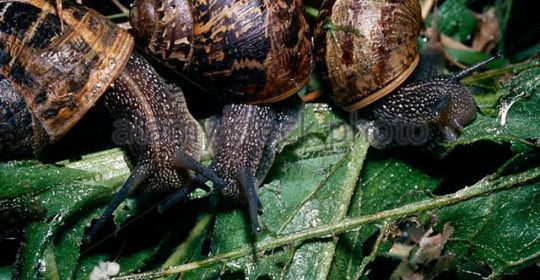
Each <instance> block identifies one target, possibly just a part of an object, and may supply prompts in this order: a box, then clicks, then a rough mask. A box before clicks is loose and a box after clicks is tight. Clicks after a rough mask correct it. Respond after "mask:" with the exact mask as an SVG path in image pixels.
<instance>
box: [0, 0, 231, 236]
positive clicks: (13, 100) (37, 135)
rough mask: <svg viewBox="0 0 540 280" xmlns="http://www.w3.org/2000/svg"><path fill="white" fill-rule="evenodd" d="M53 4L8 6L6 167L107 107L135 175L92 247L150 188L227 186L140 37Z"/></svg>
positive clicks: (0, 154)
mask: <svg viewBox="0 0 540 280" xmlns="http://www.w3.org/2000/svg"><path fill="white" fill-rule="evenodd" d="M52 2H53V1H47V0H24V1H16V2H9V3H4V2H3V3H0V11H1V12H0V90H1V92H0V103H1V104H2V107H1V108H0V158H1V160H10V159H19V158H28V157H39V156H40V154H41V153H42V151H44V150H45V149H47V147H50V146H51V145H53V144H54V143H55V142H57V141H58V140H59V139H61V138H62V137H63V136H64V135H65V134H66V133H67V132H68V131H69V130H70V128H72V127H73V125H75V123H77V122H78V121H79V120H80V119H81V118H82V117H83V116H84V115H85V113H86V112H87V111H88V110H89V109H90V108H91V107H93V106H94V105H95V104H96V103H99V102H101V101H104V103H105V105H106V106H107V107H108V108H109V109H110V112H111V113H112V115H114V116H115V118H116V119H117V122H119V123H121V125H122V128H121V129H120V128H118V129H119V130H120V132H121V133H123V138H122V137H120V136H118V135H116V136H118V137H120V138H121V139H123V141H124V143H122V144H126V146H127V150H128V154H129V155H130V156H131V159H132V161H133V162H132V163H133V166H134V167H133V168H132V172H131V175H130V176H129V177H128V179H127V180H126V182H125V183H124V185H123V186H122V187H121V188H120V189H119V191H118V192H117V193H116V195H115V196H114V198H113V199H112V201H111V202H110V203H109V204H108V206H107V208H106V210H105V211H104V213H103V214H102V216H101V217H100V218H99V220H98V221H97V222H96V223H95V224H94V226H93V227H92V228H91V230H90V232H89V233H88V234H87V236H86V240H87V241H90V240H91V238H92V237H93V236H94V235H95V234H96V233H97V231H98V230H99V229H100V227H101V226H102V225H103V223H104V222H105V221H106V219H107V218H108V217H110V215H111V214H112V212H113V211H114V210H115V208H117V207H118V205H119V204H120V203H121V202H122V201H123V200H124V199H125V198H126V196H127V195H130V194H132V193H133V192H134V191H135V190H137V189H138V188H139V187H141V186H143V187H142V191H143V192H144V193H147V192H148V193H155V192H160V191H163V190H175V189H178V188H181V187H182V185H185V184H187V183H188V182H189V181H190V180H193V177H194V174H193V171H194V172H196V173H198V174H202V176H203V177H205V178H208V179H209V180H212V181H214V182H215V183H216V184H223V181H222V180H221V179H219V178H218V177H217V176H216V175H215V173H214V172H213V171H212V170H210V169H208V168H206V167H204V166H202V165H201V164H200V163H199V162H198V160H199V157H200V153H201V140H202V136H201V134H202V132H201V131H200V127H199V126H198V123H197V122H196V121H195V119H193V117H191V115H190V114H189V112H188V110H187V108H186V107H185V104H184V99H183V96H182V95H178V94H177V95H172V94H171V93H170V92H169V91H168V89H167V88H166V87H165V85H164V83H163V81H162V79H161V78H160V77H159V76H158V75H157V73H156V72H155V70H154V69H153V68H152V67H151V66H150V65H149V64H148V63H147V62H146V60H145V59H144V58H143V57H142V56H141V55H139V54H138V53H137V52H135V51H133V50H132V49H133V45H134V44H133V37H132V36H131V35H130V34H129V33H127V32H126V31H124V30H123V29H120V28H118V27H117V26H116V25H115V24H114V23H112V22H111V21H109V20H107V19H106V18H105V17H103V16H102V15H100V14H98V13H97V12H95V11H93V10H91V9H89V8H86V7H84V6H82V5H79V4H76V3H72V2H64V3H63V9H62V15H61V17H58V16H57V14H56V11H55V7H54V3H53V4H51V3H52ZM60 18H61V19H62V20H63V21H64V30H63V31H61V24H60ZM179 124H181V125H179ZM122 129H123V130H122ZM115 132H118V131H115ZM117 140H118V139H117Z"/></svg>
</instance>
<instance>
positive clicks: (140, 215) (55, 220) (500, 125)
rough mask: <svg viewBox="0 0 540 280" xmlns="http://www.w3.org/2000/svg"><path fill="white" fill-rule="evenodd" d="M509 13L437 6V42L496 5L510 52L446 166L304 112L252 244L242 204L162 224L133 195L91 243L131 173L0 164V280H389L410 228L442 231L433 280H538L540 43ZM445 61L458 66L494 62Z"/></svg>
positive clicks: (264, 192)
mask: <svg viewBox="0 0 540 280" xmlns="http://www.w3.org/2000/svg"><path fill="white" fill-rule="evenodd" d="M306 2H308V3H307V4H310V5H315V4H317V3H316V2H317V1H306ZM478 2H481V3H478ZM518 2H519V1H502V0H501V1H498V0H497V1H463V0H447V1H444V3H443V4H442V6H441V7H440V8H439V13H440V16H439V19H438V23H437V24H438V26H439V29H440V30H441V32H443V33H445V34H446V35H448V36H449V37H452V38H454V39H455V40H458V41H460V42H464V43H466V42H468V40H470V38H471V36H472V33H473V32H474V28H475V26H476V22H477V19H476V18H475V17H474V15H473V12H472V11H473V9H475V10H478V9H480V10H481V9H486V8H490V7H492V8H494V9H495V10H496V15H497V20H498V23H499V26H500V29H501V31H502V33H501V34H502V36H501V38H500V43H499V44H498V45H497V48H498V49H499V51H502V52H503V53H504V55H505V57H504V59H503V60H501V61H500V63H497V64H496V66H495V67H492V69H491V70H489V71H486V72H484V73H480V74H477V75H474V76H472V77H469V78H467V79H466V82H467V83H469V84H474V85H476V86H478V87H479V88H481V89H482V90H481V91H479V92H478V93H477V94H476V96H475V98H476V99H477V102H478V104H479V107H480V109H481V110H480V111H481V113H480V114H479V115H478V117H477V119H476V120H475V122H474V123H473V124H471V125H469V126H467V127H466V128H465V130H464V132H463V134H462V136H461V137H460V138H459V139H458V140H457V141H455V142H452V143H449V144H447V147H446V148H447V149H448V150H449V151H450V152H449V154H448V155H447V157H445V158H443V159H434V158H431V157H429V156H425V155H420V154H417V153H415V152H414V151H413V152H411V151H407V150H394V151H386V152H381V151H376V150H374V149H371V148H369V146H368V144H367V143H366V142H365V141H364V139H363V135H361V134H358V133H357V132H356V131H354V130H353V129H352V128H351V127H350V126H349V125H347V124H346V122H344V120H342V119H341V118H340V117H338V116H337V115H336V114H335V112H334V111H333V110H332V109H330V108H329V107H328V106H326V105H324V104H309V105H306V109H305V112H304V115H303V119H302V125H301V126H300V127H299V128H298V129H296V130H295V131H294V132H293V133H292V134H291V135H290V136H289V137H288V138H287V140H286V141H284V142H283V143H281V144H280V145H279V147H278V148H279V153H278V156H277V158H276V162H275V164H274V166H273V168H272V169H271V171H270V174H269V175H268V177H267V179H266V181H265V184H264V185H263V186H262V187H261V189H260V196H261V201H262V203H263V205H264V210H263V212H262V214H261V215H260V219H261V222H262V225H263V231H262V233H260V234H257V235H253V234H252V233H251V230H250V228H249V225H247V224H246V220H248V219H247V216H246V214H245V211H243V210H242V209H243V207H242V206H239V205H219V206H218V208H217V210H215V211H214V210H212V207H211V206H210V205H211V204H212V201H213V199H212V198H210V197H208V196H205V195H204V194H198V195H195V196H194V197H193V198H192V199H191V201H189V202H186V203H185V204H183V205H180V206H178V207H177V208H174V209H172V210H171V211H170V212H169V213H167V214H165V215H159V214H157V213H155V212H156V211H155V209H153V208H151V209H150V210H148V211H147V210H146V209H147V208H148V205H142V204H141V203H140V202H139V201H137V200H136V199H130V200H128V201H127V202H126V203H124V204H123V205H122V206H121V207H120V208H119V209H118V210H117V211H116V213H115V217H114V223H115V226H116V227H117V229H120V228H124V227H127V228H126V229H125V230H121V231H120V232H119V235H118V236H116V237H115V236H108V235H107V234H108V233H103V234H102V236H100V238H101V239H103V243H99V242H98V243H97V244H96V246H92V247H89V246H85V245H82V242H81V240H82V238H83V236H84V232H85V229H87V228H88V227H89V226H90V222H91V220H92V219H95V218H96V217H98V216H99V214H100V213H101V211H103V209H104V205H106V203H107V202H108V201H109V200H110V199H111V197H112V195H113V194H114V192H115V190H116V189H117V188H118V187H119V186H120V185H121V184H122V183H123V182H124V180H125V179H126V177H127V175H128V174H129V168H128V167H127V165H126V163H125V161H124V157H123V153H122V151H120V150H118V149H113V150H106V151H103V152H99V153H93V154H88V155H85V156H83V157H81V158H79V159H77V160H71V161H70V160H65V161H61V162H58V163H56V164H42V163H40V162H37V161H14V162H8V163H2V164H0V221H1V223H2V224H1V226H0V252H2V251H3V252H2V254H4V253H5V254H4V257H3V258H4V259H2V261H1V262H0V279H9V278H10V277H15V276H17V277H19V278H21V279H34V278H36V277H39V278H46V279H88V276H89V274H90V272H91V270H92V269H93V268H94V267H95V266H97V265H98V262H99V261H100V260H101V261H114V262H117V263H119V264H120V267H121V275H125V276H126V277H125V278H124V277H118V278H117V279H128V278H129V279H132V278H135V279H147V278H150V277H156V278H166V279H177V278H179V277H180V278H182V279H214V278H217V277H221V278H225V279H238V278H246V279H323V278H330V279H386V278H388V277H390V274H391V273H392V271H393V270H394V268H395V267H396V266H397V264H398V263H399V262H400V261H401V259H399V258H397V257H396V256H395V255H392V254H391V253H389V250H390V248H391V247H392V246H393V244H394V243H395V242H396V238H395V237H396V236H395V233H396V232H398V233H399V230H397V228H398V225H399V224H400V223H401V222H403V221H405V220H416V221H419V223H420V224H422V225H423V226H424V228H425V229H428V228H433V229H434V231H435V232H436V233H438V232H440V231H442V229H443V225H444V224H449V225H450V226H451V227H452V228H453V233H452V234H451V235H450V237H449V240H448V242H447V243H446V244H445V246H444V250H443V255H446V256H452V257H453V261H452V264H451V266H450V267H449V268H448V270H447V271H445V272H443V273H442V274H441V275H439V277H440V278H442V279H446V278H450V279H452V278H460V279H481V278H486V277H487V278H490V279H496V278H500V277H503V276H504V275H512V274H516V273H519V272H521V273H522V274H521V275H522V276H523V275H526V273H528V271H531V270H535V269H536V270H535V271H538V268H537V266H538V265H539V264H540V238H538V237H539V236H540V181H539V178H540V160H539V158H538V155H539V152H540V150H539V147H538V146H539V144H538V143H540V142H539V141H540V68H539V67H538V65H539V62H540V58H539V56H538V49H539V48H540V42H534V41H532V42H531V41H530V40H529V41H527V40H525V39H524V40H522V41H518V42H516V41H515V38H528V37H529V38H530V37H531V36H532V37H534V35H537V34H535V33H534V32H536V31H534V30H522V31H519V34H515V31H514V29H512V28H515V27H512V26H513V25H516V24H517V23H515V22H517V21H518V19H519V18H520V17H526V16H527V15H522V14H519V13H517V12H516V10H517V11H522V10H523V8H522V7H521V6H520V5H519V4H522V3H518ZM308 11H310V9H309V8H308ZM458 19H459V20H458ZM509 30H510V31H509ZM509 38H511V39H512V41H510V39H509ZM537 38H538V37H537ZM520 42H521V43H520ZM523 42H525V43H523ZM448 51H449V53H450V54H451V55H452V57H453V58H454V59H455V60H457V61H459V62H461V63H464V64H471V63H474V62H477V61H480V60H482V59H484V58H486V57H487V56H489V55H488V54H485V53H480V52H473V51H463V50H460V51H458V50H451V49H449V50H448ZM503 76H504V79H500V78H501V77H503ZM311 84H312V85H314V84H317V81H316V80H314V81H313V83H311ZM145 217H146V218H145ZM145 228H151V229H152V231H153V234H152V233H149V234H148V233H143V231H142V230H144V229H145ZM107 230H108V231H109V232H110V231H112V230H114V229H113V228H112V227H109V228H108V229H107ZM141 235H143V236H141ZM13 238H15V240H16V241H19V242H21V243H20V249H19V250H15V249H13V248H14V247H16V246H14V245H13V244H19V243H17V242H14V241H13V240H12V239H13ZM3 248H4V249H3ZM6 252H7V253H6ZM12 262H15V264H14V265H13V264H12ZM535 267H536V268H535ZM141 271H147V272H144V273H143V274H137V273H140V272H141ZM137 277H139V278H137ZM445 277H446V278H445Z"/></svg>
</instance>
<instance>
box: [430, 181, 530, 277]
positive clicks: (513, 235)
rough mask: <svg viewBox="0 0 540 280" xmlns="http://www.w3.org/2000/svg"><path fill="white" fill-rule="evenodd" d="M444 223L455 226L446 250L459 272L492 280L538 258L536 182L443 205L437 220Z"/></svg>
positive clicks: (517, 269) (511, 272)
mask: <svg viewBox="0 0 540 280" xmlns="http://www.w3.org/2000/svg"><path fill="white" fill-rule="evenodd" d="M447 222H448V223H450V224H451V225H452V227H453V228H454V229H455V231H454V234H453V235H452V236H451V237H450V240H449V241H448V243H447V247H446V248H447V252H448V253H449V254H452V255H454V256H455V257H456V258H457V262H458V263H457V267H458V269H459V270H461V271H462V272H464V273H468V274H473V275H474V274H477V275H480V276H482V277H489V278H490V279H495V278H498V277H500V276H502V275H507V274H513V273H517V272H518V271H519V269H521V268H524V267H527V266H529V265H530V264H531V263H535V262H536V263H538V262H539V261H540V240H539V239H538V233H539V232H540V183H539V182H536V183H531V184H526V185H523V186H521V187H519V188H516V189H511V190H507V191H503V192H499V193H494V194H492V195H490V196H484V197H479V198H475V199H472V200H469V201H467V202H464V203H461V204H458V205H455V206H451V207H448V208H446V209H442V210H441V211H440V212H439V222H438V224H439V225H440V226H441V225H443V224H444V223H447ZM468 263H470V264H473V267H474V270H471V269H469V270H467V271H465V269H464V268H465V267H467V266H466V264H468Z"/></svg>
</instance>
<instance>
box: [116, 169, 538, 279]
mask: <svg viewBox="0 0 540 280" xmlns="http://www.w3.org/2000/svg"><path fill="white" fill-rule="evenodd" d="M538 178H540V167H536V168H533V169H530V170H527V171H524V172H522V173H518V174H515V175H510V176H506V177H502V178H499V179H496V180H492V181H490V180H488V179H486V178H484V179H482V180H480V181H479V182H477V183H476V184H475V185H473V186H470V187H466V188H464V189H462V190H460V191H458V192H456V193H453V194H449V195H444V196H440V197H438V198H435V199H432V200H425V201H420V202H415V203H411V204H407V205H404V206H401V207H399V208H394V209H390V210H386V211H381V212H378V213H374V214H370V215H365V216H360V217H353V218H346V219H343V220H341V221H340V222H337V223H335V224H329V225H322V226H317V227H313V228H309V229H306V230H302V231H298V232H295V233H291V234H288V235H284V236H281V237H277V238H275V239H271V240H265V241H261V242H258V243H256V244H255V245H254V247H251V246H244V247H240V248H238V249H236V250H234V251H231V252H228V253H224V254H221V255H217V256H215V257H211V258H208V259H205V260H201V261H196V262H192V263H187V264H184V265H179V266H175V267H171V268H169V269H166V270H163V269H162V270H157V271H150V272H146V273H140V274H132V275H128V276H123V277H115V278H112V279H116V280H122V279H123V280H127V279H150V278H156V277H161V276H164V275H169V274H177V273H180V272H184V271H188V270H193V269H197V268H201V267H206V266H209V265H213V264H217V263H223V262H225V261H228V260H231V259H236V258H240V257H243V256H247V255H249V254H252V253H253V252H254V251H255V252H264V251H268V250H271V249H274V248H278V247H282V246H285V245H289V244H293V245H294V244H298V243H300V242H302V241H305V240H309V239H315V238H322V237H327V236H330V235H332V234H338V233H342V232H346V231H350V230H353V229H355V228H358V227H360V226H362V225H365V224H369V223H373V222H377V221H385V220H388V219H391V218H392V219H396V218H400V217H404V216H409V215H413V214H417V213H422V212H426V211H430V210H434V209H438V208H442V207H446V206H450V205H454V204H457V203H460V202H463V201H466V200H469V199H472V198H475V197H479V196H483V195H486V194H489V193H492V192H496V191H501V190H504V189H509V188H512V187H516V186H519V185H522V184H524V183H527V182H530V181H532V180H534V179H538Z"/></svg>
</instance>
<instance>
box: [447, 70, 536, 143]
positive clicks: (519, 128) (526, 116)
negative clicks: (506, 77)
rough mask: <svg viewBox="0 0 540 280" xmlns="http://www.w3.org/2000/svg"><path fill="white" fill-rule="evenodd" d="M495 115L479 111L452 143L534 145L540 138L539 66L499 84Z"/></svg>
mask: <svg viewBox="0 0 540 280" xmlns="http://www.w3.org/2000/svg"><path fill="white" fill-rule="evenodd" d="M502 91H503V93H502V94H501V96H503V99H502V100H501V105H500V108H499V113H498V116H497V117H496V118H495V117H487V116H483V115H479V116H478V117H477V119H476V120H475V121H474V122H473V123H472V124H471V125H469V126H467V127H466V128H465V130H464V132H463V135H462V136H461V137H460V138H459V139H458V140H457V141H455V142H452V143H450V145H451V146H456V145H466V144H471V143H474V142H477V141H482V140H489V141H494V142H497V143H504V142H510V143H512V144H513V145H514V147H515V148H519V146H518V145H519V144H525V145H528V146H529V147H534V146H535V145H536V144H535V143H538V141H540V106H538V104H539V103H540V68H531V69H529V70H525V71H524V72H522V73H520V74H519V75H518V76H516V77H515V78H513V79H512V80H510V81H509V82H508V83H506V84H505V85H504V86H503V88H502Z"/></svg>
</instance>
